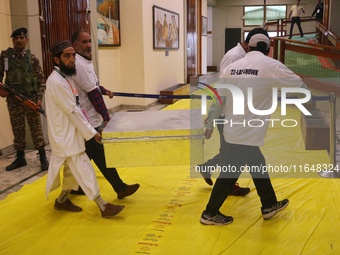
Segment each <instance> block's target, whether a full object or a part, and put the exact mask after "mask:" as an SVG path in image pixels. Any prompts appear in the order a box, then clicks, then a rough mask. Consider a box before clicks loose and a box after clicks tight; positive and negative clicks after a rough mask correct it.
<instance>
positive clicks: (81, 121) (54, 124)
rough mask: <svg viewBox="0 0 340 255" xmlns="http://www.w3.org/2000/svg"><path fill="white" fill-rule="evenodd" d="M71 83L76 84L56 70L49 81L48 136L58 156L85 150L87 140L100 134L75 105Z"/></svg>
mask: <svg viewBox="0 0 340 255" xmlns="http://www.w3.org/2000/svg"><path fill="white" fill-rule="evenodd" d="M71 86H72V87H73V86H74V85H73V84H72V79H71V78H70V77H67V76H66V77H65V78H63V77H62V76H61V75H60V74H59V73H58V72H56V71H55V70H54V71H53V72H52V73H51V75H50V76H49V77H48V79H47V81H46V92H45V103H46V114H47V123H48V136H49V141H50V145H51V149H52V154H55V155H56V156H58V157H69V156H72V155H76V154H79V153H81V152H84V151H85V140H89V139H91V138H92V137H93V136H94V135H95V134H96V133H97V132H96V130H95V129H94V128H93V127H92V126H91V125H90V123H88V122H87V120H86V118H85V117H84V115H83V114H82V112H81V110H80V108H79V107H78V106H77V105H76V97H75V94H74V92H73V91H72V89H71ZM73 88H74V87H73ZM84 139H85V140H84Z"/></svg>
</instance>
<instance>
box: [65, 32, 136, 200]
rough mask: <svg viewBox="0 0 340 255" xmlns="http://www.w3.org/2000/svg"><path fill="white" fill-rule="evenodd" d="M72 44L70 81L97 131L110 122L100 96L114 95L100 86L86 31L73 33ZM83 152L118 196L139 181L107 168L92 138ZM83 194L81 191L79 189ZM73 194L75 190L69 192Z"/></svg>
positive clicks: (126, 193)
mask: <svg viewBox="0 0 340 255" xmlns="http://www.w3.org/2000/svg"><path fill="white" fill-rule="evenodd" d="M72 44H73V47H74V49H75V50H76V53H77V54H76V70H77V73H76V75H75V76H74V78H73V80H74V83H75V85H76V87H77V89H78V93H79V103H80V107H81V109H82V112H83V114H84V115H85V117H86V118H87V119H88V121H89V122H90V124H91V125H92V126H93V127H94V128H95V129H96V130H97V131H98V132H101V130H102V129H103V128H104V127H105V125H106V124H107V123H108V122H109V120H110V116H109V112H108V110H107V108H106V105H105V102H104V99H103V95H106V96H108V97H109V98H112V97H113V94H112V92H111V91H110V90H107V89H105V88H104V87H103V86H100V85H99V81H98V78H97V75H96V73H95V70H94V67H93V64H92V60H91V51H92V49H91V36H90V35H89V33H88V32H87V31H86V30H80V31H77V32H75V33H74V34H73V35H72ZM85 146H86V154H87V155H88V156H89V158H90V159H92V160H93V161H94V162H95V163H96V165H97V167H98V168H99V170H100V171H101V172H102V174H103V175H104V177H105V178H106V179H107V180H108V182H109V183H110V184H111V186H112V188H113V189H114V190H115V192H116V193H117V195H118V199H122V198H124V197H127V196H130V195H132V194H133V193H135V192H136V191H137V190H138V188H139V184H138V183H136V184H132V185H127V184H125V183H124V182H123V181H122V180H121V179H120V177H119V174H118V172H117V170H116V168H114V167H113V168H108V167H106V161H105V154H104V146H103V144H99V143H97V142H96V141H95V140H94V139H91V140H89V141H87V142H86V143H85ZM78 192H79V193H82V190H79V191H78ZM72 193H74V192H72Z"/></svg>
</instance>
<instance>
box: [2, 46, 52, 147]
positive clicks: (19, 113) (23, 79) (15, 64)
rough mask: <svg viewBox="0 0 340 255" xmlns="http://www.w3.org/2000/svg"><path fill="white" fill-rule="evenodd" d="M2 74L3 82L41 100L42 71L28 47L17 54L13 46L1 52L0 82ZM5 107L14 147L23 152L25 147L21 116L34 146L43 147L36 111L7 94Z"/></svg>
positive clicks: (43, 87)
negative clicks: (26, 123)
mask: <svg viewBox="0 0 340 255" xmlns="http://www.w3.org/2000/svg"><path fill="white" fill-rule="evenodd" d="M5 73H6V79H5V82H4V83H5V84H7V85H8V86H9V87H11V88H13V89H14V90H16V91H17V92H19V93H21V94H22V95H24V96H26V97H28V98H29V99H31V100H32V101H33V102H35V103H37V101H38V99H39V100H42V98H43V94H44V91H45V88H46V85H45V79H44V74H43V72H42V69H41V66H40V63H39V59H38V58H37V57H36V56H35V55H34V54H32V53H31V52H30V51H29V50H23V51H22V52H21V53H20V54H19V56H18V55H17V54H15V50H14V49H13V48H8V49H7V50H4V51H2V52H1V56H0V81H3V78H4V74H5ZM6 102H7V108H8V112H9V116H10V121H11V125H12V131H13V135H14V147H15V149H16V150H17V151H24V150H25V147H26V138H25V116H26V119H27V122H28V125H29V128H30V131H31V136H32V140H33V144H34V147H35V148H36V149H40V148H43V147H44V146H45V145H46V143H45V141H44V137H43V132H42V126H41V119H40V115H39V112H36V111H34V110H32V109H30V108H29V107H27V106H25V105H23V104H22V103H21V102H20V101H18V100H17V99H15V97H14V96H13V95H9V96H8V97H7V99H6Z"/></svg>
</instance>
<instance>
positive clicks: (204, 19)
mask: <svg viewBox="0 0 340 255" xmlns="http://www.w3.org/2000/svg"><path fill="white" fill-rule="evenodd" d="M202 35H203V36H207V35H208V18H207V17H204V16H202Z"/></svg>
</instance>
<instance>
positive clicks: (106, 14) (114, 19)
mask: <svg viewBox="0 0 340 255" xmlns="http://www.w3.org/2000/svg"><path fill="white" fill-rule="evenodd" d="M96 1H97V39H98V46H100V47H102V46H120V17H119V0H96Z"/></svg>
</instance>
